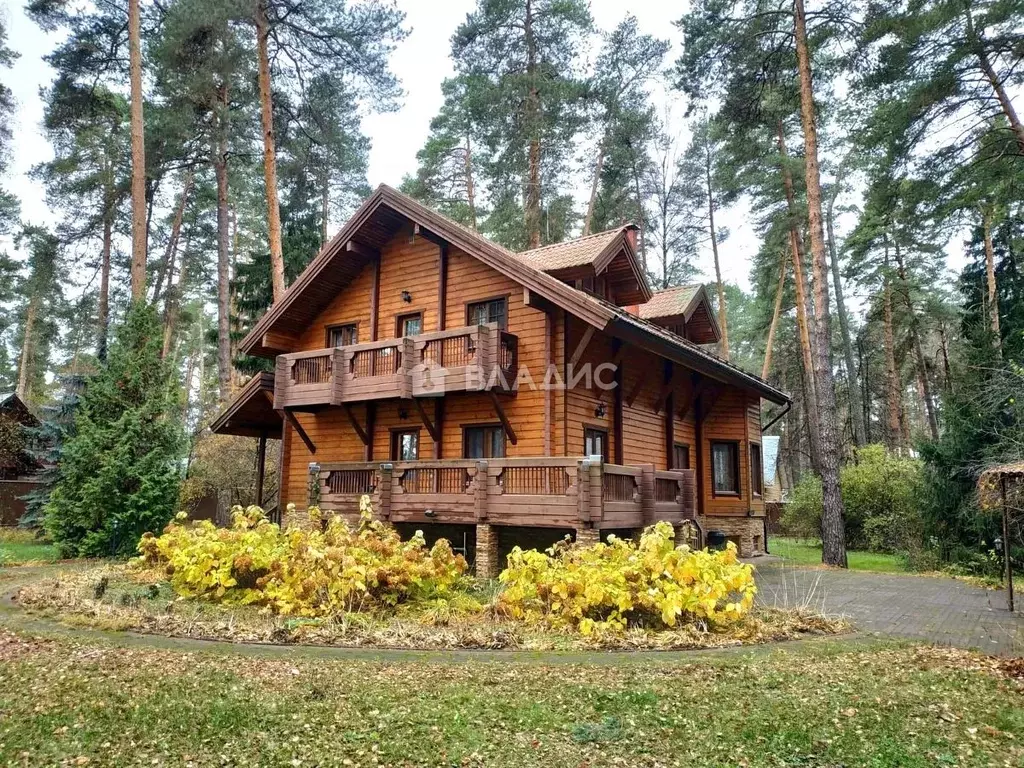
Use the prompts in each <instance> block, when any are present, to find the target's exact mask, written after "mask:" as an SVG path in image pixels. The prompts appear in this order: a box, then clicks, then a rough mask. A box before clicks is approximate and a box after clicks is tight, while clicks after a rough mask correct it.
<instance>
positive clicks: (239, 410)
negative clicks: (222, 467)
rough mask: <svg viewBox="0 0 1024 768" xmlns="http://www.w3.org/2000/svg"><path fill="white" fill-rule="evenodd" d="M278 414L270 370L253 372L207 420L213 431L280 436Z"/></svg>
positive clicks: (279, 416)
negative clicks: (226, 402) (210, 421)
mask: <svg viewBox="0 0 1024 768" xmlns="http://www.w3.org/2000/svg"><path fill="white" fill-rule="evenodd" d="M281 426H282V418H281V414H280V413H278V412H277V411H275V410H274V374H272V373H266V372H262V373H257V374H256V375H255V376H253V377H252V378H251V379H249V380H248V381H247V382H245V384H243V385H242V388H241V389H239V390H238V392H237V393H236V394H235V396H234V397H233V398H232V399H231V402H229V403H228V404H227V405H226V406H225V407H224V410H223V411H221V412H220V413H219V414H218V415H217V418H216V419H214V420H213V423H212V424H210V431H211V432H213V433H214V434H216V435H241V436H243V437H271V438H279V437H280V436H281Z"/></svg>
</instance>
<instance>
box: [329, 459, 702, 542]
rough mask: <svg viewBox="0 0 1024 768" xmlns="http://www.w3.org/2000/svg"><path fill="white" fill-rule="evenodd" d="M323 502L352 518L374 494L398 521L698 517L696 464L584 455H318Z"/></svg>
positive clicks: (606, 522)
mask: <svg viewBox="0 0 1024 768" xmlns="http://www.w3.org/2000/svg"><path fill="white" fill-rule="evenodd" d="M310 466H311V471H312V472H314V473H315V474H316V475H317V484H318V487H319V496H320V498H319V503H320V506H321V507H322V508H324V509H326V510H329V511H335V512H338V513H340V514H342V515H345V516H351V517H352V518H353V519H354V518H355V517H356V516H358V512H359V499H360V497H361V496H363V495H369V496H370V497H371V501H372V503H373V508H374V512H375V514H376V515H378V516H379V517H381V518H384V519H387V520H392V521H394V522H423V523H427V522H447V523H462V524H472V523H479V522H490V523H495V524H498V525H516V526H542V527H551V528H579V527H593V528H604V529H634V528H638V527H641V526H644V525H649V524H650V523H653V522H655V521H657V520H667V521H669V522H672V523H673V524H677V523H679V522H681V521H682V520H684V519H693V518H694V517H695V509H696V503H695V497H694V493H695V485H696V484H695V481H694V473H693V471H692V470H678V471H663V470H655V469H654V468H653V466H651V465H638V466H619V465H615V464H605V463H602V462H600V461H593V460H590V459H585V458H579V457H536V458H515V459H486V460H485V459H479V460H475V459H444V460H437V461H404V462H387V463H373V462H358V463H355V462H353V463H337V464H334V463H327V464H312V465H310Z"/></svg>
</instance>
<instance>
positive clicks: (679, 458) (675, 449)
mask: <svg viewBox="0 0 1024 768" xmlns="http://www.w3.org/2000/svg"><path fill="white" fill-rule="evenodd" d="M689 468H690V446H688V445H680V444H679V443H676V444H675V445H673V446H672V469H689Z"/></svg>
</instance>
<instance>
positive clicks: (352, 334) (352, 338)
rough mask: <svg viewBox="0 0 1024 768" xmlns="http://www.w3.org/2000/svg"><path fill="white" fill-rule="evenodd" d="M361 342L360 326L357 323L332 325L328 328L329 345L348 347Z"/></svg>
mask: <svg viewBox="0 0 1024 768" xmlns="http://www.w3.org/2000/svg"><path fill="white" fill-rule="evenodd" d="M358 343H359V326H358V325H356V324H355V323H346V324H345V325H332V326H331V327H329V328H328V329H327V346H328V347H347V346H350V345H352V344H358Z"/></svg>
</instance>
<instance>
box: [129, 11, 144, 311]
mask: <svg viewBox="0 0 1024 768" xmlns="http://www.w3.org/2000/svg"><path fill="white" fill-rule="evenodd" d="M141 23H142V22H141V19H140V13H139V0H128V58H129V71H130V76H129V80H130V82H131V100H130V101H131V135H132V271H131V274H132V301H142V300H144V299H145V297H146V235H147V228H146V211H147V210H148V206H147V203H146V133H145V125H144V123H143V119H142V99H143V96H142V30H141Z"/></svg>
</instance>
